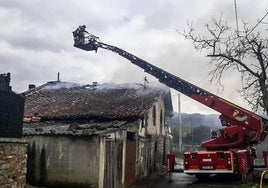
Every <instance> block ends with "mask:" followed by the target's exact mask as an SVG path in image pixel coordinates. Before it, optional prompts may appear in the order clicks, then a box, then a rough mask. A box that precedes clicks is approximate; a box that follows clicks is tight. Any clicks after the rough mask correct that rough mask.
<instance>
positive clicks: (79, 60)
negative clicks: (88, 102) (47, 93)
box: [0, 0, 268, 113]
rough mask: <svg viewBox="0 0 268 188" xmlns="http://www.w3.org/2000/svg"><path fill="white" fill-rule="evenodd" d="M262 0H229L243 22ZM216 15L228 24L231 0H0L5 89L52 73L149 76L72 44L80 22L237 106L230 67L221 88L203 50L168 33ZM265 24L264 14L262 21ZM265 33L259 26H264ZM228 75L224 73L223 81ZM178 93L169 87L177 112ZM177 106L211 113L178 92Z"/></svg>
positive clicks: (259, 9)
mask: <svg viewBox="0 0 268 188" xmlns="http://www.w3.org/2000/svg"><path fill="white" fill-rule="evenodd" d="M267 7H268V1H267V0H258V1H253V0H243V1H242V0H237V10H238V20H239V24H240V26H242V20H243V21H246V22H248V23H249V24H251V25H255V24H256V23H257V19H260V18H261V17H263V16H264V15H265V13H266V11H267V9H268V8H267ZM221 15H222V16H223V18H224V19H226V20H227V21H228V22H229V23H230V24H231V25H232V26H233V27H235V13H234V0H226V1H219V0H147V1H144V0H135V1H130V0H94V1H93V0H54V1H51V0H50V1H49V0H8V1H7V0H0V22H1V25H2V26H1V30H0V48H1V50H0V73H6V72H10V73H11V85H12V87H13V91H15V92H22V91H25V90H27V88H28V84H35V85H37V86H38V85H41V84H44V83H46V82H47V81H53V80H56V79H57V73H58V72H60V79H61V80H62V81H69V82H76V83H81V84H87V83H92V82H94V81H97V82H99V83H110V82H113V83H143V78H144V76H146V77H147V78H148V80H149V82H155V81H156V79H155V78H153V77H151V76H149V75H147V74H146V73H144V71H143V70H142V69H140V68H138V67H136V66H135V65H133V64H131V63H130V62H128V61H127V60H126V59H124V58H122V57H120V56H118V55H117V54H115V53H112V52H110V51H107V50H103V49H100V50H99V51H98V53H97V54H95V52H87V51H83V50H80V49H77V48H74V47H73V38H72V31H73V30H75V29H76V28H77V27H78V26H79V25H81V24H85V25H86V26H87V30H88V31H89V32H91V33H93V34H94V35H96V36H99V37H100V39H101V41H103V42H104V43H108V44H111V45H115V46H117V47H120V48H122V49H124V50H126V51H128V52H130V53H132V54H135V55H136V56H138V57H140V58H142V59H144V60H146V61H148V62H150V63H152V64H154V65H156V66H159V67H160V68H162V69H164V70H166V71H168V72H170V73H172V74H175V75H176V76H179V77H181V78H183V79H185V80H187V81H190V82H191V83H193V84H195V85H198V86H199V87H202V88H204V89H206V90H208V91H210V92H212V93H215V94H217V95H219V96H221V97H223V98H225V99H227V100H230V101H232V102H234V103H236V104H238V105H241V106H243V107H246V108H247V106H246V103H245V102H244V101H243V100H242V99H241V98H240V96H239V93H238V92H237V90H238V89H240V87H241V85H240V82H239V75H237V73H236V72H230V73H226V75H227V76H226V78H225V79H224V80H223V84H224V85H225V89H224V91H221V92H220V93H218V92H217V88H216V87H214V86H212V85H210V84H209V77H208V76H207V74H208V72H209V70H210V68H209V66H208V64H207V63H208V61H209V59H208V58H207V57H205V56H206V54H205V53H204V54H200V53H199V52H196V51H195V50H194V49H193V46H192V43H191V41H187V40H185V39H184V38H183V37H182V36H181V35H179V34H178V33H177V32H176V29H178V30H180V31H182V30H183V29H184V28H186V25H187V21H193V23H194V26H195V27H196V29H197V30H199V29H200V30H202V28H203V26H204V24H206V23H209V22H210V20H211V17H212V16H214V17H216V18H217V17H219V16H221ZM264 21H266V22H268V19H266V20H264ZM266 32H267V31H266ZM227 78H228V79H227ZM177 96H178V92H176V91H174V90H172V97H173V102H174V110H175V111H177V109H178V106H177ZM181 109H182V112H187V113H215V111H212V110H210V109H208V108H206V107H203V106H202V105H201V104H199V103H197V102H194V101H193V100H192V99H188V98H187V97H184V96H181Z"/></svg>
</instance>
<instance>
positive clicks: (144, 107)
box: [23, 81, 173, 188]
mask: <svg viewBox="0 0 268 188" xmlns="http://www.w3.org/2000/svg"><path fill="white" fill-rule="evenodd" d="M24 94H25V112H24V125H23V135H24V138H25V139H26V140H27V141H28V142H29V152H28V166H27V181H28V183H29V184H32V185H40V186H71V187H99V188H102V187H109V188H123V187H129V186H130V185H131V184H133V183H135V182H136V181H139V180H141V179H142V178H144V177H147V176H148V175H150V174H152V173H160V172H161V171H162V170H163V165H164V163H165V157H166V154H167V153H168V145H169V143H168V137H167V127H166V124H165V120H166V117H167V116H169V115H171V114H172V111H173V109H172V103H171V96H170V90H169V89H168V88H167V87H165V86H163V85H162V84H153V85H152V84H151V85H146V86H145V85H141V84H121V85H115V84H102V85H99V84H97V83H93V84H92V85H78V84H73V83H68V82H60V81H56V82H48V83H47V84H44V85H42V86H39V87H37V88H32V89H30V90H28V91H26V92H25V93H24Z"/></svg>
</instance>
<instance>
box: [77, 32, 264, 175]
mask: <svg viewBox="0 0 268 188" xmlns="http://www.w3.org/2000/svg"><path fill="white" fill-rule="evenodd" d="M73 36H74V46H75V47H77V48H80V49H83V50H86V51H96V52H97V49H98V48H103V49H106V50H110V51H112V52H114V53H117V54H118V55H120V56H122V57H124V58H126V59H128V60H129V61H130V62H131V63H133V64H135V65H137V66H139V67H140V68H142V69H143V70H144V71H145V72H147V73H149V74H151V75H152V76H154V77H156V78H157V79H159V81H160V82H162V83H163V84H165V85H167V86H168V87H170V88H173V89H175V90H177V91H179V92H180V93H182V94H184V95H186V96H188V97H190V98H192V99H194V100H196V101H198V102H200V103H202V104H203V105H205V106H207V107H209V108H211V109H213V110H215V111H217V112H219V113H220V114H221V115H220V117H219V118H220V120H221V122H222V126H223V128H221V129H220V130H219V131H218V134H217V137H213V138H211V139H210V140H208V141H206V142H204V143H203V144H202V145H201V146H202V147H203V148H205V149H206V150H205V151H188V152H185V153H184V172H185V173H187V174H192V175H196V176H197V177H206V176H209V175H210V174H219V173H221V174H247V173H249V172H250V171H251V170H252V169H253V167H254V163H253V161H254V157H255V156H254V155H255V151H254V147H253V146H254V145H256V144H258V143H261V142H263V141H264V139H265V137H266V135H267V133H268V119H266V118H263V117H261V116H259V115H257V114H254V113H252V112H250V111H248V110H246V109H244V108H241V107H239V106H237V105H235V104H233V103H231V102H229V101H227V100H224V99H223V98H221V97H219V96H216V95H214V94H212V93H210V92H208V91H206V90H204V89H202V88H200V87H198V86H195V85H193V84H191V83H189V82H187V81H185V80H183V79H181V78H179V77H177V76H175V75H172V74H170V73H168V72H166V71H165V70H163V69H161V68H158V67H156V66H154V65H152V64H150V63H148V62H146V61H144V60H142V59H140V58H139V57H137V56H135V55H132V54H130V53H128V52H126V51H124V50H122V49H120V48H118V47H116V46H112V45H109V44H105V43H103V42H101V41H100V40H99V38H98V37H96V36H94V35H92V34H90V33H88V32H87V31H85V27H84V28H82V29H81V28H78V29H77V30H76V31H74V32H73ZM264 153H267V152H264ZM267 158H268V157H267V156H266V157H265V159H266V160H265V161H266V165H267V166H268V164H267Z"/></svg>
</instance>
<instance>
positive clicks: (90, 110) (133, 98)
mask: <svg viewBox="0 0 268 188" xmlns="http://www.w3.org/2000/svg"><path fill="white" fill-rule="evenodd" d="M24 95H25V110H24V116H25V117H26V116H38V117H41V119H42V120H46V121H50V120H59V119H60V120H62V119H93V118H102V119H103V118H109V119H124V118H137V117H143V116H144V114H145V113H146V111H147V110H148V109H149V108H150V107H151V106H152V105H153V103H154V102H155V101H157V100H158V99H159V98H160V97H164V101H165V103H166V109H167V110H166V111H167V112H168V113H169V114H170V113H171V112H172V110H173V109H172V104H171V96H170V90H169V88H167V87H166V86H164V85H162V84H160V83H159V84H156V85H147V86H146V87H144V85H142V84H120V85H116V84H102V85H79V84H74V83H70V82H60V81H56V82H48V83H47V84H44V85H42V86H39V87H37V88H34V89H31V90H28V91H26V92H24Z"/></svg>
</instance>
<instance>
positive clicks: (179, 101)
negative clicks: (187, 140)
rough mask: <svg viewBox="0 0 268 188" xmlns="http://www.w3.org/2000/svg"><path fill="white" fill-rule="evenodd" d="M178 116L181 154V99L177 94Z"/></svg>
mask: <svg viewBox="0 0 268 188" xmlns="http://www.w3.org/2000/svg"><path fill="white" fill-rule="evenodd" d="M178 114H179V152H180V154H181V153H182V129H181V126H182V125H181V99H180V94H178Z"/></svg>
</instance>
